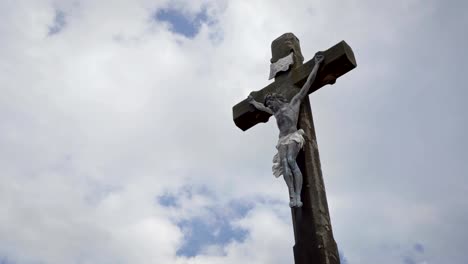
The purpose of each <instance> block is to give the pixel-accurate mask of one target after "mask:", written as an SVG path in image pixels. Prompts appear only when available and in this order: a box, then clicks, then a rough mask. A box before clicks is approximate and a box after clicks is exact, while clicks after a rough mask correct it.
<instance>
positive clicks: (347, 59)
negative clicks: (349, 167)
mask: <svg viewBox="0 0 468 264" xmlns="http://www.w3.org/2000/svg"><path fill="white" fill-rule="evenodd" d="M291 36H293V38H292V37H291ZM291 39H292V40H291ZM271 49H272V59H271V62H272V63H273V62H276V61H278V59H281V58H284V57H286V56H287V55H288V54H290V53H291V51H292V52H293V54H294V63H293V64H292V65H291V66H290V67H289V69H287V70H286V71H283V72H280V73H278V74H276V76H274V77H275V81H274V82H273V83H271V84H269V85H268V86H266V87H264V88H263V89H261V90H259V91H256V92H252V93H251V94H250V96H252V97H253V98H254V99H255V100H256V101H259V102H263V101H264V98H265V96H266V95H267V94H271V93H280V94H282V95H283V96H284V97H286V99H287V100H291V98H292V97H293V96H294V95H295V94H297V92H298V91H299V89H300V88H301V87H302V85H303V84H304V83H305V81H306V79H307V77H308V75H309V73H310V72H311V70H312V68H313V67H314V63H315V62H314V60H313V59H312V60H309V61H308V62H306V63H305V64H303V60H304V59H303V57H302V53H301V50H300V45H299V40H298V39H297V38H296V37H295V36H294V35H293V34H292V33H286V34H283V35H282V36H280V37H279V38H277V39H276V40H274V41H273V42H272V45H271ZM321 54H322V55H323V56H324V57H325V59H324V61H323V62H322V64H321V65H320V68H319V70H318V72H317V75H316V78H315V81H314V83H313V84H312V86H311V87H310V89H309V93H312V92H314V91H316V90H318V89H319V88H321V87H323V86H325V85H327V84H334V83H335V81H336V79H337V78H338V77H340V76H342V75H344V74H345V73H347V72H348V71H350V70H352V69H354V68H355V67H356V61H355V58H354V54H353V51H352V49H351V48H350V47H349V46H348V44H346V42H344V41H341V42H339V43H338V44H336V45H335V46H333V47H331V48H329V49H328V50H325V51H323V52H321ZM270 116H271V115H270V114H268V113H266V112H263V111H259V110H257V109H256V108H255V107H253V106H252V105H251V104H250V103H249V101H248V99H246V100H243V101H242V102H240V103H238V104H237V105H235V106H234V107H233V118H234V123H235V124H236V125H237V126H238V127H239V128H240V129H242V130H243V131H245V130H247V129H249V128H251V127H252V126H254V125H256V124H258V123H261V122H262V123H264V122H267V121H268V119H269V118H270ZM298 128H299V129H303V130H304V132H305V138H306V142H305V144H304V147H303V150H302V151H301V152H300V153H299V155H298V157H297V159H296V161H297V164H298V165H299V168H300V170H301V172H302V175H303V186H302V194H301V200H302V202H303V206H302V207H293V208H291V214H292V220H293V228H294V237H295V245H294V247H293V251H294V260H295V263H296V264H339V263H340V259H339V255H338V249H337V245H336V242H335V240H334V238H333V233H332V227H331V222H330V215H329V211H328V204H327V197H326V193H325V186H324V182H323V177H322V170H321V166H320V159H319V153H318V148H317V140H316V136H315V128H314V123H313V119H312V110H311V107H310V101H309V98H308V96H306V98H305V99H304V101H303V102H302V104H301V107H300V112H299V120H298Z"/></svg>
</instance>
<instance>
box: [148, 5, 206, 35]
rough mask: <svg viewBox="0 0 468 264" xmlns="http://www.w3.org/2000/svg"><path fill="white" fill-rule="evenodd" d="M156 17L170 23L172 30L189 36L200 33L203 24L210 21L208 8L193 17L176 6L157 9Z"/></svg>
mask: <svg viewBox="0 0 468 264" xmlns="http://www.w3.org/2000/svg"><path fill="white" fill-rule="evenodd" d="M154 19H156V20H157V21H163V22H167V23H169V24H170V30H171V31H172V32H174V33H177V34H180V35H183V36H186V37H187V38H194V37H195V36H196V35H197V34H198V31H199V29H200V27H201V25H202V24H203V23H208V22H209V21H208V15H207V13H206V9H202V10H201V11H200V12H199V13H197V14H195V15H194V16H193V17H188V16H187V15H185V14H184V13H182V12H181V11H180V10H177V9H175V8H165V9H159V10H157V11H156V13H155V15H154Z"/></svg>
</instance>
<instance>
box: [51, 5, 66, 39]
mask: <svg viewBox="0 0 468 264" xmlns="http://www.w3.org/2000/svg"><path fill="white" fill-rule="evenodd" d="M66 25H67V21H66V16H65V13H64V12H63V11H61V10H55V17H54V22H53V23H52V25H51V26H49V33H48V35H49V36H52V35H56V34H58V33H60V32H61V31H62V30H63V28H64V27H65V26H66Z"/></svg>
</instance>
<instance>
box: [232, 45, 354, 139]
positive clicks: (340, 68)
mask: <svg viewBox="0 0 468 264" xmlns="http://www.w3.org/2000/svg"><path fill="white" fill-rule="evenodd" d="M323 55H324V56H325V61H324V62H323V65H322V66H321V67H320V70H319V72H318V74H317V77H316V79H315V82H314V84H312V87H311V88H310V90H309V93H312V92H314V91H317V90H318V89H320V88H321V87H323V86H324V85H326V84H334V83H335V81H336V79H337V78H339V77H340V76H342V75H344V74H345V73H347V72H349V71H350V70H352V69H354V68H355V67H356V60H355V59H354V53H353V51H352V49H351V48H350V47H349V46H348V44H346V42H345V41H341V42H339V43H338V44H336V45H335V46H333V47H331V48H329V49H328V50H326V51H324V52H323ZM313 67H314V60H313V59H312V60H309V61H308V62H307V63H305V64H303V65H301V66H299V67H297V68H295V69H293V70H291V71H290V72H289V73H288V78H285V79H283V80H280V81H275V82H273V83H271V84H269V85H268V86H266V87H265V88H263V89H261V90H260V91H256V92H252V93H251V95H252V96H253V98H254V99H255V100H256V101H259V102H263V99H264V98H265V95H267V94H268V93H272V92H276V93H278V92H279V90H280V89H281V87H283V86H284V84H285V82H287V83H290V84H293V85H294V86H295V87H299V88H300V87H301V86H302V85H303V84H304V82H305V81H306V79H307V76H309V73H310V71H311V70H312V68H313ZM297 91H298V90H294V89H291V90H288V91H284V90H282V91H281V93H282V94H283V95H284V96H286V98H287V99H288V100H290V99H291V98H292V97H293V96H294V95H295V94H296V93H297ZM232 112H233V119H234V123H235V124H236V126H237V127H239V128H240V129H242V130H243V131H245V130H247V129H249V128H251V127H253V126H254V125H256V124H258V123H265V122H267V121H268V119H269V118H270V116H271V115H269V114H267V113H265V112H262V111H259V110H257V109H255V108H254V107H253V106H252V105H250V104H249V102H247V100H243V101H242V102H240V103H238V104H236V105H235V106H234V107H233V108H232Z"/></svg>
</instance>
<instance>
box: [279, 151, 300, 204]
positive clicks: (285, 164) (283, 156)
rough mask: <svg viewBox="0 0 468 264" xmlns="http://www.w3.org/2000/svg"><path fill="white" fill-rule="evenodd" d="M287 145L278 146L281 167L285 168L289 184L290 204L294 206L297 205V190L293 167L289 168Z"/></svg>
mask: <svg viewBox="0 0 468 264" xmlns="http://www.w3.org/2000/svg"><path fill="white" fill-rule="evenodd" d="M287 152H288V151H287V146H286V145H280V146H279V148H278V154H279V157H280V162H281V167H282V169H283V178H284V181H285V182H286V185H287V186H288V192H289V206H290V207H294V206H296V199H295V198H296V192H295V191H294V182H293V174H292V172H291V169H290V168H289V163H288V158H287Z"/></svg>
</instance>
